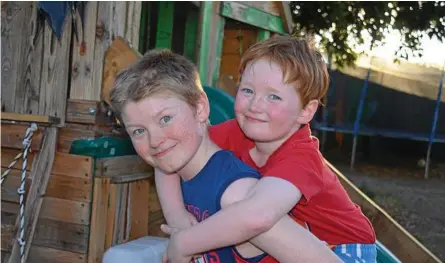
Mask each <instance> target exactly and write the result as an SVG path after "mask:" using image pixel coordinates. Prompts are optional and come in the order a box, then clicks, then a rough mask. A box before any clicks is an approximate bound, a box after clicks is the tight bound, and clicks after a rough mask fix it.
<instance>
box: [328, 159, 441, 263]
mask: <svg viewBox="0 0 445 263" xmlns="http://www.w3.org/2000/svg"><path fill="white" fill-rule="evenodd" d="M334 165H335V166H336V167H337V169H339V170H340V171H341V172H342V173H343V174H345V175H346V176H347V177H348V178H349V179H350V180H351V181H352V182H353V183H354V184H355V185H356V186H357V187H359V188H360V189H361V190H362V191H364V192H365V193H366V194H367V195H368V196H369V197H371V198H372V199H373V200H374V201H376V202H377V203H378V204H379V205H380V206H381V207H383V208H384V209H385V210H386V211H387V212H388V213H389V214H390V215H391V216H392V217H393V218H394V219H395V220H396V221H398V222H399V223H400V224H401V225H402V226H403V227H405V229H407V230H408V231H409V232H410V233H411V234H412V235H413V236H415V237H416V238H417V239H418V240H419V241H420V242H422V244H424V245H425V246H426V247H427V248H428V249H429V250H430V251H431V252H433V253H434V254H435V255H436V256H438V257H439V258H440V259H441V260H442V261H444V262H445V179H444V178H443V177H442V178H441V175H442V172H445V171H442V169H440V171H439V170H437V169H436V170H434V171H433V173H434V176H433V178H431V179H428V180H425V179H423V178H422V177H421V175H422V173H423V171H422V170H417V171H414V172H413V170H403V169H400V168H394V167H393V168H388V167H377V166H372V165H369V164H360V165H358V166H357V167H356V169H355V170H354V171H353V172H351V171H350V169H349V167H348V166H347V165H345V164H344V163H343V164H341V163H337V164H336V163H334Z"/></svg>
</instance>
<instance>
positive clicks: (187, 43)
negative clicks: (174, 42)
mask: <svg viewBox="0 0 445 263" xmlns="http://www.w3.org/2000/svg"><path fill="white" fill-rule="evenodd" d="M198 20H199V13H198V11H197V10H195V9H194V8H190V9H189V10H188V12H187V20H186V22H185V40H184V56H185V57H186V58H188V59H190V60H191V61H193V62H195V61H196V42H197V40H198Z"/></svg>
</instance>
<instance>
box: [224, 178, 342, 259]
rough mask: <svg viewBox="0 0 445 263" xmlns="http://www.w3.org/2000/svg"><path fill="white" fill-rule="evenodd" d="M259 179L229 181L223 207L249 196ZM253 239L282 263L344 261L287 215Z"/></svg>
mask: <svg viewBox="0 0 445 263" xmlns="http://www.w3.org/2000/svg"><path fill="white" fill-rule="evenodd" d="M257 183H258V180H256V179H252V178H246V179H241V180H237V181H236V182H234V183H233V184H231V185H230V187H229V188H227V190H226V191H225V192H224V194H223V196H222V198H221V206H222V208H223V209H225V208H227V207H229V206H230V205H232V204H234V203H237V202H239V201H241V200H243V199H244V198H246V197H247V195H248V193H249V191H250V189H252V188H253V187H254V186H255V185H256V184H257ZM250 243H252V244H254V245H255V246H256V247H258V248H260V249H261V250H263V251H264V252H266V253H268V254H269V255H271V256H273V257H274V258H275V259H276V260H277V261H278V262H281V263H295V262H342V261H341V260H340V259H339V258H338V257H337V256H336V255H335V254H334V252H332V250H330V249H329V248H328V247H327V246H326V245H325V244H324V243H323V242H321V241H320V240H319V239H318V238H316V237H315V236H314V235H313V234H312V233H310V232H309V231H307V230H306V229H305V228H303V227H302V226H301V225H300V224H298V223H297V222H295V221H294V220H293V219H292V218H291V217H290V216H288V215H285V216H284V217H283V218H281V219H280V220H279V221H278V223H276V224H275V225H274V226H273V227H272V228H271V229H270V230H268V231H266V232H265V233H263V234H260V235H259V236H256V237H254V238H253V239H251V240H250Z"/></svg>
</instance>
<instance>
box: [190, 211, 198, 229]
mask: <svg viewBox="0 0 445 263" xmlns="http://www.w3.org/2000/svg"><path fill="white" fill-rule="evenodd" d="M188 217H189V220H190V223H191V224H192V226H194V225H196V224H198V220H196V217H195V216H194V215H192V214H190V213H189V214H188Z"/></svg>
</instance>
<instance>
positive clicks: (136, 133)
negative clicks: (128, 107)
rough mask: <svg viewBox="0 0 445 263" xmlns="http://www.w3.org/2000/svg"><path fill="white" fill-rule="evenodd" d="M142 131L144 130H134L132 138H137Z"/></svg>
mask: <svg viewBox="0 0 445 263" xmlns="http://www.w3.org/2000/svg"><path fill="white" fill-rule="evenodd" d="M144 131H145V130H144V129H136V130H134V131H133V136H139V135H141V134H142V133H144Z"/></svg>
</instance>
